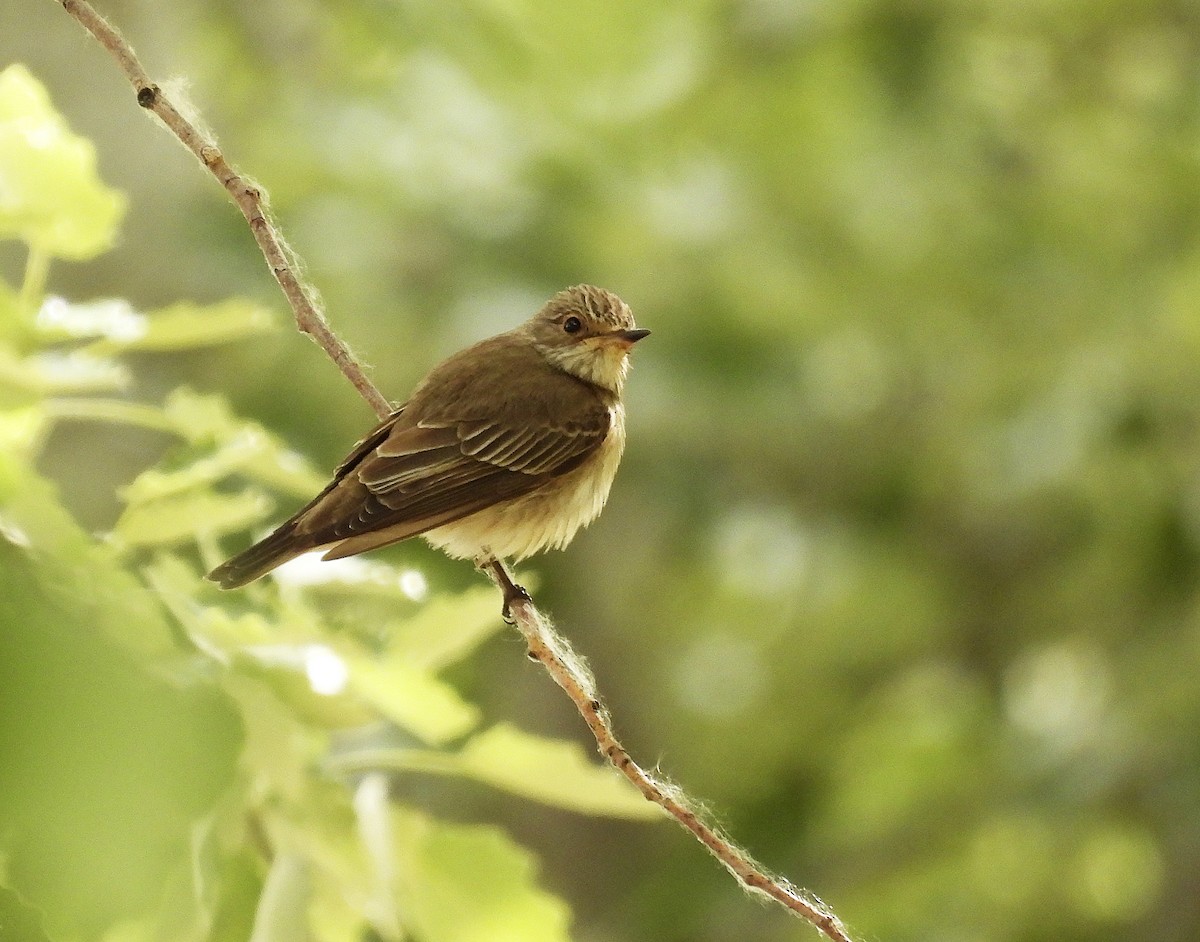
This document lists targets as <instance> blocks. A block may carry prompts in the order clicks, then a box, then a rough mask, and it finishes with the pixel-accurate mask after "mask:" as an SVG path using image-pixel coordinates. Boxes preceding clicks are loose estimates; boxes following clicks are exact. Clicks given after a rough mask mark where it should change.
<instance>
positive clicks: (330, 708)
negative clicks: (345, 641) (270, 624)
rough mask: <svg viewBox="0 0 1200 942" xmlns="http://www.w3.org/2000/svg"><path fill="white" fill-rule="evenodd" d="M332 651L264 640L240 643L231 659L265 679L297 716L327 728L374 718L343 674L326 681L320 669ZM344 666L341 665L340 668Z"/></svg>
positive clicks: (307, 645)
mask: <svg viewBox="0 0 1200 942" xmlns="http://www.w3.org/2000/svg"><path fill="white" fill-rule="evenodd" d="M318 652H323V653H325V654H326V655H327V657H333V656H334V655H332V652H329V650H328V649H327V648H324V647H323V646H320V645H311V644H301V645H292V644H267V645H257V646H250V647H243V648H240V649H238V650H236V651H235V652H234V658H233V663H234V665H235V666H236V667H238V668H239V669H240V670H242V671H245V672H246V673H248V674H250V675H251V676H254V677H256V678H258V679H259V680H261V681H262V682H263V683H265V684H266V685H267V686H268V687H270V688H271V690H272V691H273V692H274V694H275V695H276V696H277V697H278V698H279V699H280V700H281V701H282V702H283V703H285V704H287V705H288V706H289V707H290V708H291V709H292V710H293V711H294V713H295V714H296V716H297V717H298V718H300V719H302V720H304V721H305V722H307V723H311V724H313V725H315V726H320V727H323V728H326V729H337V728H340V727H345V726H361V725H363V724H365V723H369V722H371V721H372V720H374V719H375V718H376V713H375V712H374V711H373V710H370V709H368V708H367V706H366V705H365V704H364V703H363V702H362V700H361V699H360V698H359V697H357V696H355V695H354V694H353V693H352V692H351V691H349V690H348V689H347V688H346V679H347V678H346V677H344V676H342V677H339V678H336V679H335V682H334V683H332V684H331V683H329V682H328V672H326V674H324V675H322V674H321V673H319V672H318V671H319V668H320V665H321V664H322V663H323V662H325V661H326V658H325V657H321V658H317V657H314V656H313V655H314V653H318ZM341 669H342V670H345V668H344V666H343V667H342V668H341Z"/></svg>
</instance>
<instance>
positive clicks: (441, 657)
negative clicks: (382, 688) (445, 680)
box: [387, 586, 504, 671]
mask: <svg viewBox="0 0 1200 942" xmlns="http://www.w3.org/2000/svg"><path fill="white" fill-rule="evenodd" d="M503 625H504V623H503V622H502V621H501V620H500V597H499V595H498V594H497V593H496V591H495V590H494V589H491V588H488V587H486V586H480V587H478V588H473V589H468V590H467V591H466V592H462V593H460V594H458V595H438V596H435V597H433V598H431V599H430V600H429V601H428V602H427V603H426V604H424V605H423V606H421V608H420V610H419V611H417V612H416V613H415V614H413V615H412V616H411V617H409V618H406V619H404V620H403V621H399V622H396V623H395V624H394V626H393V628H392V630H391V631H390V632H389V635H390V637H389V641H388V654H387V656H388V659H389V660H390V661H394V662H398V663H404V664H409V665H411V666H413V667H418V668H422V669H424V670H427V671H438V670H440V669H442V668H443V667H447V666H448V665H450V664H453V663H455V662H456V661H459V660H461V659H462V658H464V657H466V656H467V655H468V654H470V653H471V652H472V651H473V650H474V649H475V648H476V647H478V646H479V645H480V644H482V643H483V642H484V641H485V640H487V639H488V638H490V637H491V636H492V635H493V634H495V633H496V632H497V631H498V630H500V629H501V628H502V627H503Z"/></svg>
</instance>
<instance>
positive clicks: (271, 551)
mask: <svg viewBox="0 0 1200 942" xmlns="http://www.w3.org/2000/svg"><path fill="white" fill-rule="evenodd" d="M313 548H314V546H313V545H312V544H310V543H308V542H305V541H303V540H298V539H297V538H296V534H295V526H294V525H292V523H291V521H289V522H288V523H285V524H284V525H283V526H281V527H280V528H279V529H278V530H276V531H275V532H274V533H272V534H271V535H270V536H268V537H265V538H264V539H262V540H259V542H257V543H255V544H254V545H253V546H251V547H250V548H249V549H248V550H246V551H245V552H244V553H239V554H238V555H237V556H234V557H233V559H230V560H227V561H226V562H223V563H221V565H219V566H218V567H217V568H216V569H214V570H213V571H212V572H210V573H209V574H208V575H207V576H206V577H205V578H207V579H209V580H210V581H212V582H215V583H217V585H219V586H220V587H221V588H222V589H236V588H239V587H240V586H244V585H246V584H247V583H248V582H253V581H254V580H255V579H257V578H259V577H260V576H265V575H266V574H267V573H268V572H270V571H271V570H272V569H274V568H275V567H276V566H281V565H283V564H284V563H286V562H287V561H288V560H289V559H295V558H296V557H297V556H299V555H300V554H301V553H307V552H308V551H309V550H311V549H313Z"/></svg>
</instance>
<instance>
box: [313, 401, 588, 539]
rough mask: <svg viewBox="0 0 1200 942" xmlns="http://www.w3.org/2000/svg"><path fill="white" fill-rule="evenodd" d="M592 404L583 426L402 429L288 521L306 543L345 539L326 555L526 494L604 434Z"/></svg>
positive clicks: (475, 424) (473, 424) (485, 424)
mask: <svg viewBox="0 0 1200 942" xmlns="http://www.w3.org/2000/svg"><path fill="white" fill-rule="evenodd" d="M609 421H610V419H609V414H608V411H607V410H606V409H604V408H602V407H597V409H596V410H595V411H594V412H592V413H591V414H589V415H588V416H587V417H586V418H585V420H584V421H582V422H580V421H576V422H573V423H570V424H569V425H567V424H557V425H551V424H543V425H523V426H521V427H519V428H514V427H511V426H508V425H506V424H505V423H503V422H501V421H470V422H456V423H453V424H446V425H443V424H437V425H431V424H417V425H407V424H404V423H403V422H402V420H401V422H398V423H397V424H396V425H395V426H394V427H393V428H392V430H391V432H390V433H389V435H388V436H387V437H386V438H385V439H383V440H382V441H380V442H379V444H378V445H376V446H375V447H374V448H372V449H370V450H369V451H368V452H367V453H365V454H364V455H363V456H362V457H361V459H360V460H359V461H357V462H355V463H354V464H353V465H348V466H347V467H346V468H345V471H344V473H343V475H342V477H341V480H340V481H339V483H338V484H337V486H336V487H335V488H334V489H333V490H332V491H330V492H329V493H328V494H327V495H326V497H325V499H324V500H322V501H320V502H318V503H316V504H314V505H313V506H312V508H311V509H310V510H309V512H308V514H306V517H307V519H305V520H301V521H298V522H299V524H300V529H302V530H305V531H307V532H309V533H311V534H312V537H313V538H314V540H315V541H316V545H325V544H328V543H333V542H336V541H345V542H344V543H343V544H342V545H340V546H337V547H335V548H334V549H333V550H331V552H330V553H329V554H328V555H329V557H330V558H335V557H337V556H341V555H351V554H352V553H358V552H362V551H363V550H365V549H370V548H372V547H373V546H380V545H384V544H385V543H393V542H396V541H398V540H402V539H407V538H408V537H410V536H415V535H416V534H418V533H423V532H424V531H426V530H429V529H432V528H433V527H437V526H442V525H443V524H446V523H451V522H453V521H454V520H459V519H461V518H463V517H465V516H467V515H469V514H472V513H475V512H476V511H479V510H482V509H484V508H485V507H490V506H492V505H493V504H496V503H499V502H500V501H504V500H510V499H512V498H514V497H519V496H521V495H523V494H527V493H529V492H530V491H532V490H533V489H534V488H536V487H537V486H538V485H539V484H540V483H542V482H543V481H544V480H546V479H547V478H550V477H554V476H556V475H559V474H564V473H566V472H567V471H570V470H571V469H572V468H575V467H577V466H578V465H579V464H580V462H582V461H583V460H584V459H585V458H587V456H588V455H589V454H591V453H592V452H593V451H594V450H595V449H596V448H597V447H599V445H600V443H601V442H602V441H603V440H604V437H605V435H607V434H608V428H609Z"/></svg>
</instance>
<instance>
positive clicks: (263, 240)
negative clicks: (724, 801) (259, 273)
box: [56, 0, 852, 942]
mask: <svg viewBox="0 0 1200 942" xmlns="http://www.w3.org/2000/svg"><path fill="white" fill-rule="evenodd" d="M56 2H58V3H61V4H62V6H63V8H64V9H65V10H66V11H67V12H68V13H69V14H71V16H73V17H74V18H75V19H76V20H78V21H79V22H80V23H82V24H83V26H84V28H85V29H87V31H88V32H89V33H91V34H92V35H93V36H94V37H95V38H96V40H97V41H98V42H99V43H100V44H101V45H102V46H104V48H105V49H107V50H108V51H109V52H111V53H112V54H113V56H114V57H115V58H116V60H117V62H118V64H119V65H120V66H121V69H122V71H123V72H124V73H125V75H126V76H127V77H128V78H129V81H130V82H131V83H132V84H133V87H134V89H135V91H136V93H137V101H138V104H139V105H141V106H142V107H143V108H147V109H149V110H151V111H153V112H154V113H155V114H156V115H158V117H159V118H161V119H162V121H163V123H164V124H165V125H166V126H167V127H168V128H169V129H170V130H171V131H172V132H173V133H174V134H175V136H176V137H178V138H179V140H180V141H181V142H182V143H183V144H184V146H185V147H187V148H188V150H190V151H191V152H192V153H193V154H195V155H196V157H198V158H199V160H200V162H201V163H203V164H204V166H205V167H207V168H208V169H209V170H210V171H211V172H212V173H213V175H214V176H216V178H217V179H218V180H220V181H221V185H222V186H224V187H225V189H226V190H227V191H228V192H229V194H230V196H231V197H232V198H233V201H234V202H235V203H236V204H237V206H238V208H239V209H240V210H241V211H242V214H243V215H244V216H245V217H246V221H247V222H248V223H249V224H250V229H251V231H252V232H253V233H254V238H255V240H256V241H257V242H258V245H259V248H261V249H262V252H263V255H264V256H265V257H266V260H267V264H268V265H269V266H270V268H271V272H272V273H273V274H274V275H275V279H276V280H277V281H278V282H279V286H280V287H281V288H282V289H283V293H284V295H285V296H286V297H287V299H288V303H289V304H290V305H291V307H292V310H293V311H294V312H295V315H296V324H297V326H298V327H299V329H300V330H301V331H303V332H304V333H307V334H309V335H310V336H311V337H312V338H313V339H314V340H316V342H317V343H318V344H320V346H321V348H322V349H323V350H325V352H326V353H327V354H328V355H329V356H330V358H331V359H332V360H333V361H334V363H336V364H337V366H338V368H339V369H341V371H342V373H343V374H345V376H346V377H347V378H348V379H349V380H350V382H351V383H352V384H353V385H354V388H355V389H357V390H358V391H359V393H360V394H361V395H362V397H363V398H364V399H365V400H366V401H367V403H368V404H369V405H370V406H371V407H372V408H373V409H374V410H375V412H376V413H377V414H378V415H379V417H380V418H383V417H384V416H386V415H387V414H388V413H389V412H390V411H391V405H390V403H388V401H387V400H386V399H385V398H384V397H383V395H382V394H381V393H380V392H379V390H378V389H376V388H375V386H374V385H373V384H372V383H371V381H370V380H369V379H367V377H366V375H365V374H364V373H363V371H362V368H361V367H360V366H359V365H358V363H357V361H356V360H355V359H354V356H353V355H352V354H351V353H350V351H349V349H348V348H347V347H346V346H345V344H343V343H342V342H341V340H340V339H338V337H337V336H336V335H335V334H334V333H333V331H332V330H330V329H329V326H328V325H327V324H326V322H325V319H324V317H323V316H322V314H321V313H320V311H319V310H318V308H317V305H316V303H315V302H314V300H313V294H314V292H312V290H311V289H310V288H309V287H308V286H306V285H305V284H304V283H303V282H301V281H300V280H299V278H297V276H296V274H295V272H294V268H295V263H294V262H293V261H292V259H291V255H290V252H289V251H288V250H287V248H286V247H285V246H286V244H285V243H284V241H283V239H282V238H281V236H280V234H279V230H278V228H277V227H276V225H275V223H274V222H273V221H272V219H271V218H270V215H269V214H268V212H267V208H266V198H265V195H264V194H263V193H262V191H261V190H260V189H259V188H258V187H256V186H254V185H253V184H251V183H250V182H249V181H248V180H247V179H246V178H245V177H243V176H241V175H240V174H238V173H237V172H236V171H235V170H233V168H232V167H230V165H229V164H228V163H227V162H226V161H225V158H224V157H223V156H222V154H221V152H220V150H219V149H218V148H217V146H216V144H215V142H213V141H212V140H211V139H210V138H208V137H206V136H205V135H203V134H202V133H201V132H200V131H199V130H198V129H197V128H196V127H195V125H193V124H192V123H191V122H189V121H188V120H187V119H185V118H184V117H183V116H182V115H181V114H180V113H179V111H178V110H177V109H176V108H175V106H174V105H173V104H172V103H171V102H170V101H169V100H168V99H167V98H166V96H164V95H163V93H162V91H161V89H159V87H158V86H157V85H155V84H154V83H153V82H151V81H150V78H149V76H148V75H147V74H146V72H145V70H144V69H143V68H142V66H141V64H140V63H139V62H138V59H137V56H136V55H135V54H134V52H133V49H132V48H131V47H130V46H129V44H128V43H127V42H125V40H124V39H123V38H122V37H121V35H120V34H119V33H118V32H117V31H116V30H115V29H114V28H113V27H112V26H111V25H110V24H109V23H108V21H107V20H105V19H104V18H103V17H102V16H100V14H98V13H97V12H96V11H95V10H94V9H93V8H92V6H91V5H90V4H89V3H88V2H87V0H56ZM483 568H484V569H485V570H486V572H487V573H488V576H489V577H490V578H491V579H492V581H493V582H495V584H496V585H497V587H498V588H499V589H500V591H501V593H502V594H503V597H504V610H505V613H506V616H507V617H508V618H509V619H510V620H511V621H512V623H513V624H515V625H516V627H517V628H518V629H519V630H520V631H521V633H522V635H524V637H525V641H526V644H527V645H528V646H529V656H530V657H531V658H532V659H534V660H536V661H538V662H540V663H541V665H542V666H543V667H544V668H545V669H546V671H547V672H548V673H549V674H550V676H551V678H553V680H554V682H555V683H557V684H558V685H559V686H560V687H562V689H563V690H564V691H565V692H566V694H567V696H568V697H570V698H571V701H572V702H573V703H574V704H575V707H576V709H577V710H578V711H579V714H580V716H582V717H583V720H584V722H585V723H587V725H588V729H590V730H591V731H592V735H593V736H594V737H595V738H596V745H597V746H598V747H599V749H600V753H601V754H602V755H603V756H604V757H605V758H606V759H607V760H608V761H609V762H610V763H612V765H613V766H614V767H615V768H616V769H617V770H618V771H620V772H621V774H623V775H624V776H625V777H626V778H627V779H629V781H630V782H632V783H633V784H634V786H636V787H637V789H638V791H640V792H641V793H642V795H644V796H645V798H646V799H647V800H648V801H652V802H654V803H655V804H656V805H658V806H659V807H661V808H662V809H663V810H664V811H666V812H667V813H668V814H669V815H671V817H673V818H674V819H675V820H676V821H678V822H679V824H680V825H681V826H682V827H684V828H686V829H687V830H688V831H690V832H691V833H692V834H693V835H694V836H695V838H696V839H697V840H698V841H700V843H701V844H703V845H704V846H705V847H706V848H708V850H709V852H710V853H712V855H713V856H714V857H716V858H717V860H719V861H720V862H721V863H722V864H724V866H725V867H726V869H728V870H729V871H730V873H732V874H733V875H734V877H736V878H737V880H738V881H739V882H740V883H741V885H742V886H743V887H744V888H745V889H746V890H747V891H748V892H751V893H755V894H758V895H761V896H765V897H767V898H769V899H772V900H775V901H776V902H777V903H779V904H780V905H782V906H784V907H785V908H786V909H788V910H789V911H790V912H792V913H793V914H795V915H797V916H799V917H800V918H802V919H804V920H806V921H808V922H809V923H810V924H812V925H813V926H814V927H815V928H816V929H818V930H819V931H820V932H822V933H823V934H824V935H825V936H826V937H828V938H829V939H830V940H832V942H852V940H851V938H850V935H849V934H848V933H847V931H846V929H845V927H844V926H843V925H842V923H841V920H839V919H838V918H837V916H835V915H834V914H833V913H832V912H831V911H830V910H829V908H828V907H827V906H826V905H825V904H824V903H822V902H821V901H820V900H819V899H817V898H816V897H815V896H813V895H812V894H810V893H808V892H806V891H804V890H800V889H797V888H796V887H794V886H792V884H791V883H789V882H788V881H787V880H785V879H783V878H781V877H776V876H773V875H771V874H769V873H768V872H766V871H765V870H763V869H762V868H761V867H760V866H759V865H758V864H756V863H755V862H754V861H753V860H752V859H751V858H750V856H749V855H748V854H747V853H746V852H745V851H743V850H742V849H741V848H739V847H738V846H737V845H735V844H734V843H733V842H732V841H730V840H729V839H728V838H727V837H725V835H723V834H722V833H721V832H720V831H718V830H717V829H715V828H714V827H712V826H711V825H709V824H707V823H706V822H705V821H703V820H701V818H700V816H699V815H698V814H697V812H696V811H695V810H694V809H693V808H692V806H691V803H690V801H689V799H688V798H687V796H686V795H685V794H684V793H683V791H682V790H681V789H679V788H678V787H677V786H675V785H672V784H671V783H669V782H666V781H663V780H661V779H659V778H656V777H655V776H654V775H652V774H651V773H649V772H647V771H646V770H645V769H643V768H642V767H641V766H639V765H638V764H637V763H636V762H634V761H633V759H631V758H630V756H629V753H628V752H626V751H625V748H624V747H623V746H622V745H621V743H620V741H619V740H618V739H617V737H616V735H615V734H614V733H613V728H612V718H611V716H610V715H609V712H608V709H607V708H606V707H605V706H604V704H603V703H602V702H601V700H600V697H599V694H598V693H597V690H596V683H595V680H594V679H593V678H592V675H591V672H590V671H589V670H588V668H587V666H586V664H585V663H584V661H583V660H582V658H580V657H579V655H577V654H576V653H575V652H574V650H573V649H572V648H571V646H570V645H569V644H568V643H567V641H566V639H564V638H563V637H562V636H561V635H559V634H558V633H557V632H556V631H555V630H554V628H553V627H552V626H551V624H550V622H549V620H548V619H547V618H546V617H545V616H544V615H543V614H542V613H541V612H540V611H539V610H538V608H537V606H535V605H534V604H533V600H532V599H531V598H530V597H529V594H528V593H527V592H526V591H525V590H524V589H523V588H521V587H520V586H519V585H517V584H516V583H515V582H514V581H513V578H512V576H511V575H510V574H509V572H508V570H507V569H506V568H505V566H504V563H503V562H502V561H501V560H498V559H492V560H488V561H487V562H485V563H484V565H483Z"/></svg>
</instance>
